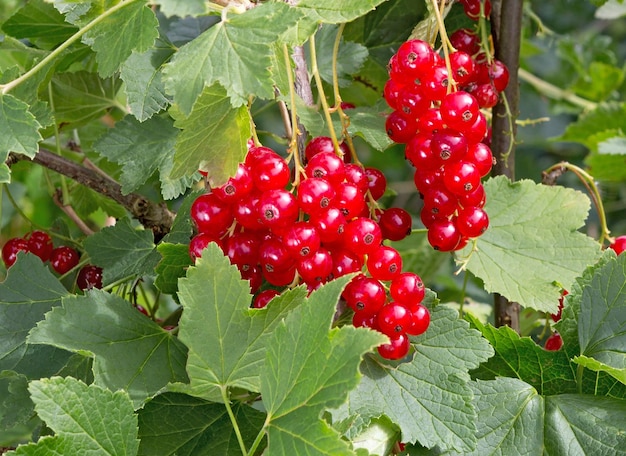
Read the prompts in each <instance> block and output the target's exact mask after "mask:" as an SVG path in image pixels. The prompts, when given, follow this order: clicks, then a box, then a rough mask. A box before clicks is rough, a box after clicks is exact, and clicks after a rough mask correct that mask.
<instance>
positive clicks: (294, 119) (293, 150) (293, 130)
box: [283, 44, 302, 187]
mask: <svg viewBox="0 0 626 456" xmlns="http://www.w3.org/2000/svg"><path fill="white" fill-rule="evenodd" d="M283 54H284V58H285V63H286V65H287V68H289V67H290V62H291V59H290V58H289V50H288V49H287V45H286V44H284V45H283ZM287 80H288V81H289V96H290V100H291V124H290V123H289V118H288V115H287V114H288V113H287V112H285V118H284V122H285V125H286V126H289V130H290V131H288V133H287V136H288V137H289V153H290V154H291V156H292V157H293V161H294V165H295V167H294V177H293V186H294V187H297V186H298V185H300V174H301V173H302V163H300V151H299V148H298V137H299V136H300V130H299V128H298V112H297V109H296V86H295V82H294V80H293V75H292V74H291V71H287Z"/></svg>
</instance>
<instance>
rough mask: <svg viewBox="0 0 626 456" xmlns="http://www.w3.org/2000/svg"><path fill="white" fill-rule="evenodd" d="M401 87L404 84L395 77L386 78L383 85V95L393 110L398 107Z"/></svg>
mask: <svg viewBox="0 0 626 456" xmlns="http://www.w3.org/2000/svg"><path fill="white" fill-rule="evenodd" d="M403 87H404V85H403V84H401V83H399V82H398V81H397V80H396V79H393V78H390V79H388V80H387V82H386V83H385V87H384V88H383V97H384V98H385V101H386V102H387V104H388V105H389V107H390V108H391V109H393V110H394V111H395V110H398V109H399V104H398V99H399V97H400V91H401V90H402V88H403Z"/></svg>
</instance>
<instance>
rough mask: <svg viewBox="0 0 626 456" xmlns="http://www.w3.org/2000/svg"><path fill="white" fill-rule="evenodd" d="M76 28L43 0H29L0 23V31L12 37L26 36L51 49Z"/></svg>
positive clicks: (40, 45)
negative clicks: (0, 24)
mask: <svg viewBox="0 0 626 456" xmlns="http://www.w3.org/2000/svg"><path fill="white" fill-rule="evenodd" d="M77 30H78V29H77V28H76V27H74V26H73V25H71V24H68V23H67V22H65V18H64V17H63V16H62V15H61V14H60V13H59V12H58V11H57V10H56V9H55V8H54V6H52V5H51V4H50V3H46V2H44V1H43V0H31V1H29V2H28V3H26V4H25V5H24V6H23V7H22V8H20V9H19V10H18V11H16V12H15V14H13V15H12V16H11V17H10V18H9V19H7V20H6V21H5V22H4V23H3V24H2V31H4V32H5V33H6V34H8V35H10V36H13V37H14V38H27V39H29V40H30V41H31V42H34V43H36V44H37V45H38V47H44V48H47V49H52V48H53V47H55V46H56V45H58V44H60V43H62V42H63V41H65V40H67V39H68V38H69V37H71V36H72V35H73V34H74V33H76V31H77Z"/></svg>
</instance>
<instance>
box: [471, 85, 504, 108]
mask: <svg viewBox="0 0 626 456" xmlns="http://www.w3.org/2000/svg"><path fill="white" fill-rule="evenodd" d="M472 95H474V97H476V101H478V105H479V106H480V107H481V108H485V109H489V108H493V107H494V106H495V105H497V104H498V91H497V90H496V88H495V87H494V86H493V84H491V83H490V82H488V83H486V84H480V85H479V86H478V87H476V89H475V90H473V91H472Z"/></svg>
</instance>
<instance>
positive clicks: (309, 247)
mask: <svg viewBox="0 0 626 456" xmlns="http://www.w3.org/2000/svg"><path fill="white" fill-rule="evenodd" d="M284 241H285V245H286V246H287V248H288V249H289V251H290V252H291V254H292V255H293V256H294V257H295V258H300V257H302V258H303V257H308V256H310V255H313V254H314V253H315V252H316V251H317V250H318V249H319V248H320V244H321V237H320V235H319V233H318V231H317V229H316V228H315V225H313V224H312V223H309V222H296V223H294V224H293V225H292V226H291V227H290V228H288V229H287V231H286V233H285V236H284Z"/></svg>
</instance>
